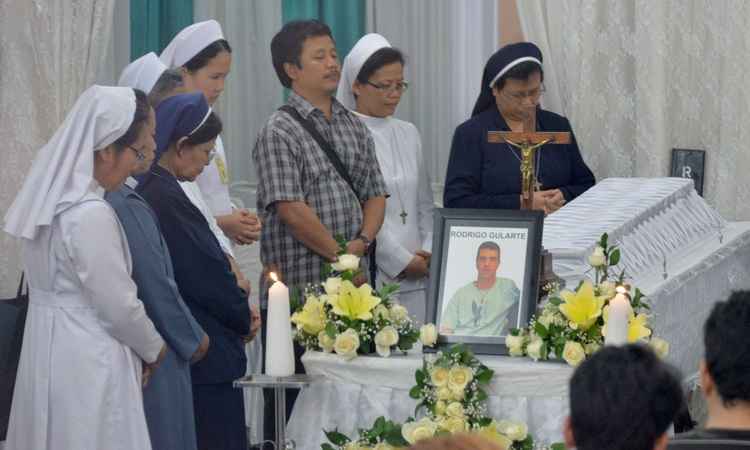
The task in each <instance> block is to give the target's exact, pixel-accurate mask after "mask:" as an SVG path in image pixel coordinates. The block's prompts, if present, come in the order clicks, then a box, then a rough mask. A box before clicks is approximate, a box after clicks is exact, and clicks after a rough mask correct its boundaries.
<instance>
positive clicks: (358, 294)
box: [328, 281, 380, 320]
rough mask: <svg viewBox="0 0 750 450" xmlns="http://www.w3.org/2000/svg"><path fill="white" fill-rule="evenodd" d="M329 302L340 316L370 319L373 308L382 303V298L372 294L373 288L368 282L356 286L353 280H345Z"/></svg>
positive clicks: (353, 318)
mask: <svg viewBox="0 0 750 450" xmlns="http://www.w3.org/2000/svg"><path fill="white" fill-rule="evenodd" d="M328 303H330V304H331V306H333V312H334V313H336V314H338V315H339V316H343V317H348V318H349V319H352V320H356V319H359V320H370V319H372V310H373V309H374V308H375V307H376V306H377V305H379V304H380V298H379V297H375V296H374V295H372V288H371V287H370V285H368V284H363V285H362V286H360V287H355V286H354V285H353V284H352V282H351V281H344V282H342V283H341V288H339V292H338V294H337V295H332V296H331V297H330V299H329V300H328Z"/></svg>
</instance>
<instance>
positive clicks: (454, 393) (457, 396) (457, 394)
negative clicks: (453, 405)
mask: <svg viewBox="0 0 750 450" xmlns="http://www.w3.org/2000/svg"><path fill="white" fill-rule="evenodd" d="M448 389H450V391H451V400H455V401H457V402H460V401H461V400H463V399H464V396H465V395H466V393H465V391H464V389H458V388H455V389H451V388H448Z"/></svg>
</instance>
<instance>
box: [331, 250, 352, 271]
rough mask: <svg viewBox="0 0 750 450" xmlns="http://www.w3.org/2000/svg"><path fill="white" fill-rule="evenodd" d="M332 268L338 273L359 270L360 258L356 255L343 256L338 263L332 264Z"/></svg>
mask: <svg viewBox="0 0 750 450" xmlns="http://www.w3.org/2000/svg"><path fill="white" fill-rule="evenodd" d="M331 267H332V268H333V270H335V271H336V272H343V271H345V270H357V269H359V256H356V255H349V254H346V255H341V256H339V259H338V261H336V262H335V263H333V264H331Z"/></svg>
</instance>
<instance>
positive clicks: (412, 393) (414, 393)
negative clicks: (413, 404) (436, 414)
mask: <svg viewBox="0 0 750 450" xmlns="http://www.w3.org/2000/svg"><path fill="white" fill-rule="evenodd" d="M409 397H411V398H414V399H419V398H422V389H421V388H420V387H419V386H414V387H413V388H411V390H409Z"/></svg>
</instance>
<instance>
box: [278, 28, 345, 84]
mask: <svg viewBox="0 0 750 450" xmlns="http://www.w3.org/2000/svg"><path fill="white" fill-rule="evenodd" d="M318 36H329V37H330V38H331V40H333V34H332V33H331V29H330V28H329V27H328V25H326V24H324V23H323V22H321V21H319V20H314V19H313V20H294V21H292V22H289V23H287V24H285V25H284V26H283V27H281V30H279V32H278V33H276V35H275V36H274V37H273V39H272V40H271V60H272V61H273V68H274V70H276V76H278V77H279V81H280V82H281V84H282V85H283V86H284V87H285V88H291V87H292V79H291V78H289V75H287V73H286V70H284V64H285V63H289V64H294V65H295V66H297V67H301V64H300V57H301V56H302V47H303V45H304V44H305V41H306V40H307V39H309V38H312V37H318Z"/></svg>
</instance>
